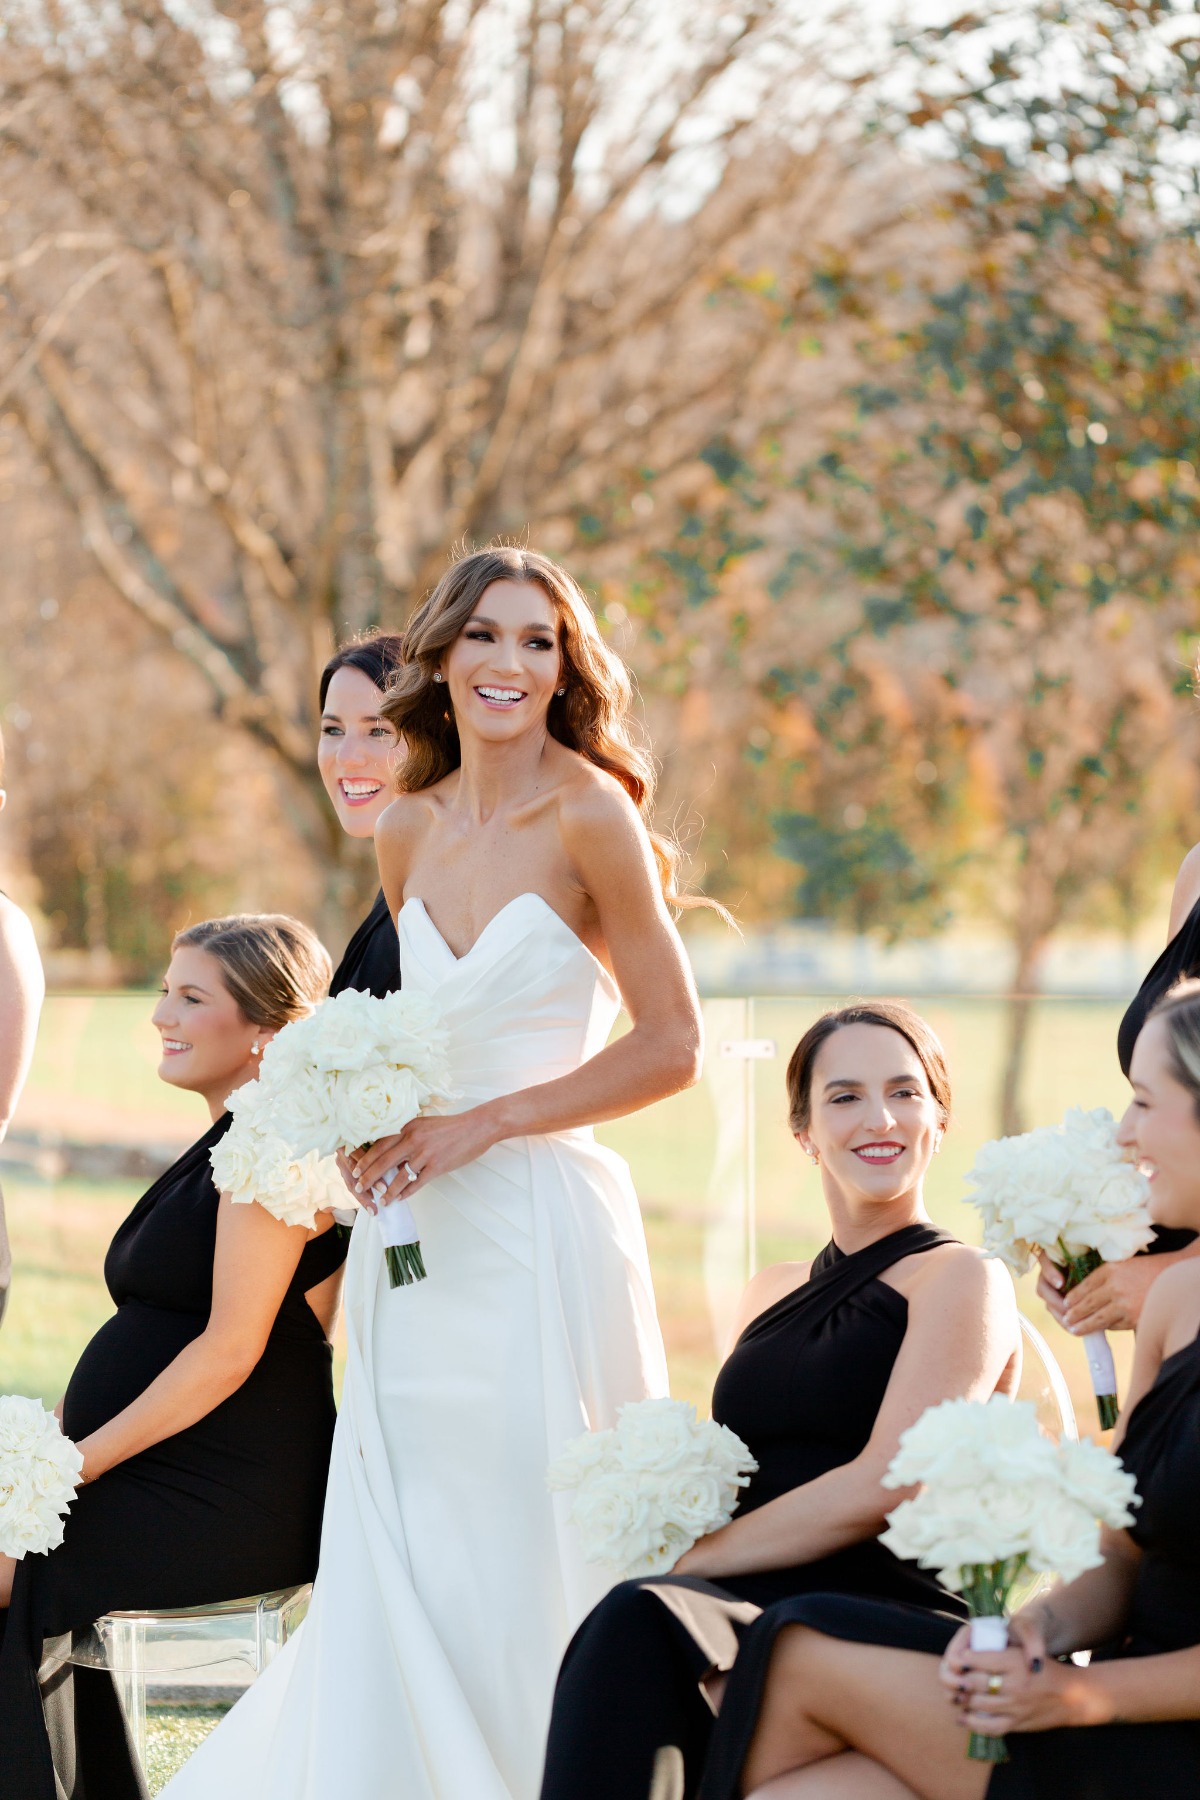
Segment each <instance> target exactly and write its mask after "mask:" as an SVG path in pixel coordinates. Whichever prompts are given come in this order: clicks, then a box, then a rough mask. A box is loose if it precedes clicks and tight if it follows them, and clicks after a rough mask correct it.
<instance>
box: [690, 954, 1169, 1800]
mask: <svg viewBox="0 0 1200 1800" xmlns="http://www.w3.org/2000/svg"><path fill="white" fill-rule="evenodd" d="M1130 1077H1131V1080H1132V1082H1133V1092H1134V1098H1133V1102H1132V1104H1131V1106H1130V1108H1129V1111H1128V1112H1127V1113H1126V1115H1125V1119H1124V1121H1123V1124H1122V1127H1121V1140H1122V1142H1123V1143H1124V1144H1125V1145H1126V1146H1127V1147H1129V1149H1130V1150H1132V1151H1133V1152H1135V1153H1136V1155H1137V1156H1138V1158H1139V1160H1140V1161H1141V1162H1142V1163H1143V1164H1144V1165H1145V1166H1146V1168H1147V1169H1148V1171H1149V1173H1150V1175H1151V1179H1152V1181H1153V1188H1152V1190H1151V1192H1152V1199H1151V1210H1152V1211H1153V1213H1154V1217H1155V1218H1156V1219H1158V1220H1160V1221H1161V1222H1162V1223H1163V1224H1164V1225H1166V1226H1169V1227H1172V1228H1175V1229H1179V1228H1185V1229H1189V1230H1193V1231H1194V1230H1198V1229H1200V982H1195V981H1190V982H1187V983H1186V984H1185V985H1183V986H1182V987H1181V988H1177V989H1175V990H1174V991H1173V992H1172V993H1171V994H1170V995H1168V997H1167V998H1166V999H1165V1000H1164V1001H1161V1002H1160V1003H1159V1005H1158V1006H1157V1007H1156V1008H1155V1009H1154V1011H1153V1012H1152V1013H1151V1014H1150V1017H1149V1020H1148V1021H1147V1023H1146V1025H1145V1027H1144V1029H1143V1030H1142V1032H1141V1035H1140V1036H1139V1038H1138V1040H1137V1044H1136V1046H1135V1048H1134V1052H1133V1061H1132V1065H1131V1071H1130ZM1115 1441H1116V1444H1117V1447H1118V1449H1119V1453H1120V1456H1121V1459H1122V1461H1123V1462H1124V1463H1125V1466H1126V1467H1127V1468H1128V1469H1129V1470H1130V1471H1131V1472H1132V1473H1133V1475H1134V1476H1135V1477H1136V1479H1137V1485H1138V1492H1139V1493H1140V1495H1141V1499H1142V1504H1141V1507H1140V1508H1139V1510H1138V1513H1137V1523H1136V1525H1134V1526H1133V1527H1132V1528H1131V1529H1130V1530H1128V1531H1120V1532H1106V1533H1105V1535H1104V1538H1103V1540H1102V1543H1101V1549H1102V1550H1103V1553H1104V1563H1103V1566H1102V1567H1100V1568H1097V1569H1091V1570H1089V1571H1088V1573H1087V1574H1086V1575H1082V1576H1080V1578H1079V1580H1078V1581H1073V1582H1071V1583H1070V1584H1069V1585H1066V1586H1063V1587H1059V1588H1056V1589H1054V1590H1053V1591H1052V1592H1051V1593H1050V1594H1048V1595H1047V1596H1045V1597H1044V1598H1042V1599H1038V1600H1035V1601H1033V1602H1031V1604H1030V1605H1029V1606H1027V1607H1025V1608H1024V1610H1023V1611H1022V1612H1020V1613H1018V1614H1017V1615H1016V1617H1015V1618H1014V1619H1013V1621H1012V1636H1013V1639H1014V1640H1015V1647H1013V1648H1010V1649H1008V1650H1006V1651H1003V1652H1002V1653H1000V1654H997V1655H982V1654H978V1653H976V1652H973V1651H972V1650H971V1649H970V1647H969V1643H968V1639H967V1634H966V1632H965V1631H961V1630H960V1631H958V1632H955V1631H954V1629H953V1627H952V1626H950V1625H948V1624H945V1623H943V1621H941V1620H938V1619H935V1618H933V1617H931V1616H927V1617H924V1618H922V1617H920V1616H919V1615H915V1614H909V1615H901V1614H900V1613H899V1611H898V1610H897V1609H895V1608H889V1607H886V1606H880V1605H876V1604H871V1603H868V1602H862V1603H860V1604H859V1605H857V1606H850V1605H849V1603H847V1602H846V1601H845V1600H843V1599H840V1598H839V1599H834V1598H831V1597H827V1596H824V1595H820V1596H813V1597H812V1598H811V1599H809V1600H807V1601H805V1602H797V1603H796V1604H795V1607H794V1611H793V1620H794V1622H793V1623H792V1624H791V1626H790V1627H789V1628H788V1629H786V1630H784V1631H783V1632H782V1633H781V1634H780V1635H779V1637H778V1638H777V1640H776V1643H775V1649H774V1656H773V1658H772V1662H771V1671H770V1677H769V1681H768V1684H767V1688H766V1693H765V1697H764V1700H763V1705H762V1711H761V1716H760V1718H759V1721H758V1728H757V1731H756V1733H755V1735H754V1741H753V1744H752V1747H751V1750H750V1754H749V1756H748V1757H747V1759H746V1761H745V1765H744V1768H735V1769H733V1770H731V1771H729V1770H727V1771H725V1772H724V1773H723V1775H722V1777H721V1779H720V1780H719V1781H718V1780H716V1779H714V1780H713V1781H712V1782H711V1784H710V1783H709V1782H708V1780H707V1779H706V1783H705V1789H704V1792H705V1795H706V1800H707V1796H708V1795H709V1794H711V1795H712V1800H725V1797H726V1796H728V1797H729V1800H732V1797H733V1796H734V1795H740V1794H743V1793H746V1792H748V1791H749V1790H751V1789H754V1790H755V1793H756V1800H768V1796H770V1800H833V1797H834V1796H840V1795H847V1796H849V1795H854V1796H861V1797H862V1800H913V1796H920V1797H921V1800H982V1796H983V1795H984V1794H986V1795H987V1797H988V1800H1042V1797H1043V1796H1047V1797H1048V1796H1051V1795H1053V1796H1054V1797H1055V1800H1142V1797H1143V1796H1146V1795H1153V1796H1156V1797H1157V1796H1161V1797H1162V1800H1167V1797H1168V1796H1170V1797H1171V1800H1175V1796H1178V1797H1179V1800H1183V1796H1184V1795H1193V1794H1200V1539H1198V1538H1197V1533H1196V1495H1197V1493H1198V1492H1200V1263H1197V1262H1196V1261H1195V1259H1191V1260H1188V1261H1184V1262H1181V1263H1179V1264H1178V1265H1177V1266H1176V1267H1174V1268H1172V1269H1168V1270H1167V1271H1166V1272H1165V1273H1164V1274H1162V1275H1160V1276H1159V1278H1158V1279H1157V1281H1156V1282H1155V1283H1154V1285H1153V1287H1152V1288H1151V1290H1150V1293H1149V1296H1148V1298H1147V1300H1146V1305H1145V1309H1144V1311H1143V1313H1142V1318H1141V1326H1140V1329H1139V1331H1138V1342H1137V1355H1136V1360H1135V1362H1134V1370H1133V1379H1132V1383H1131V1387H1130V1393H1129V1399H1128V1402H1127V1405H1126V1410H1125V1412H1124V1413H1123V1415H1122V1421H1121V1424H1120V1426H1119V1427H1118V1432H1117V1438H1116V1440H1115ZM1097 1646H1101V1647H1103V1648H1098V1649H1096V1654H1095V1655H1094V1656H1093V1658H1092V1661H1091V1664H1090V1666H1089V1667H1087V1668H1078V1667H1076V1666H1075V1664H1074V1663H1071V1662H1059V1661H1056V1660H1055V1658H1059V1657H1066V1656H1067V1655H1069V1653H1070V1652H1072V1651H1075V1650H1083V1649H1089V1648H1095V1647H1097ZM921 1652H925V1654H921ZM939 1655H940V1656H941V1661H940V1663H939V1661H938V1660H937V1658H938V1656H939ZM967 1730H972V1731H981V1732H986V1733H993V1734H995V1733H1003V1734H1004V1735H1005V1736H1006V1738H1007V1742H1008V1750H1009V1757H1010V1760H1009V1761H1008V1762H1007V1763H1003V1764H1001V1765H999V1766H998V1767H997V1768H996V1769H995V1770H994V1772H993V1771H991V1770H989V1768H988V1766H987V1765H986V1764H980V1763H977V1762H969V1761H968V1760H967V1757H966V1755H965V1742H966V1741H965V1737H964V1732H965V1731H967ZM787 1769H793V1770H796V1771H797V1772H796V1773H793V1774H785V1775H780V1771H781V1770H787ZM776 1777H777V1779H773V1778H776Z"/></svg>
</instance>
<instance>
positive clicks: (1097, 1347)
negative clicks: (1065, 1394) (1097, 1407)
mask: <svg viewBox="0 0 1200 1800" xmlns="http://www.w3.org/2000/svg"><path fill="white" fill-rule="evenodd" d="M1083 1348H1084V1350H1085V1352H1086V1354H1087V1361H1088V1370H1089V1372H1090V1374H1091V1377H1092V1392H1093V1394H1095V1395H1096V1397H1097V1399H1099V1398H1101V1396H1103V1395H1106V1394H1115V1393H1116V1391H1117V1369H1116V1364H1115V1363H1114V1362H1113V1353H1112V1351H1111V1350H1110V1349H1109V1347H1108V1339H1107V1338H1106V1337H1105V1335H1104V1333H1103V1332H1102V1331H1089V1332H1088V1334H1087V1336H1086V1337H1085V1338H1084V1340H1083Z"/></svg>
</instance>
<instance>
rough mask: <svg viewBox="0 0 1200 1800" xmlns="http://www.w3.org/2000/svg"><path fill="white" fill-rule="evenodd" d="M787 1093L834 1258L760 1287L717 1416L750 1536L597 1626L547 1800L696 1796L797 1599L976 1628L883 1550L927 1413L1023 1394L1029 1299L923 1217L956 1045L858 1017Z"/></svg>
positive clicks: (562, 1688)
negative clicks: (734, 1446)
mask: <svg viewBox="0 0 1200 1800" xmlns="http://www.w3.org/2000/svg"><path fill="white" fill-rule="evenodd" d="M787 1088H788V1100H789V1106H790V1115H789V1116H790V1123H791V1126H792V1130H793V1132H794V1133H795V1136H796V1138H797V1140H798V1141H799V1143H800V1144H801V1146H802V1147H803V1149H804V1150H805V1151H806V1152H807V1153H808V1155H809V1156H810V1157H811V1158H812V1160H813V1162H814V1163H817V1164H819V1166H820V1170H821V1181H822V1186H823V1190H824V1195H825V1202H826V1205H827V1206H828V1208H829V1214H830V1219H831V1221H832V1225H833V1237H832V1240H831V1242H830V1243H829V1244H827V1245H826V1247H825V1249H824V1250H822V1251H821V1253H820V1255H819V1256H818V1257H817V1258H816V1260H815V1261H814V1262H812V1263H811V1264H810V1263H781V1264H778V1265H777V1266H776V1267H774V1268H770V1269H764V1270H763V1271H762V1272H761V1273H760V1274H759V1275H757V1276H756V1277H755V1278H754V1280H753V1281H752V1282H751V1283H750V1285H749V1287H748V1288H747V1290H746V1293H745V1296H744V1298H743V1300H742V1304H741V1309H740V1313H739V1316H738V1320H737V1322H736V1324H735V1339H736V1341H735V1342H734V1345H733V1349H732V1351H731V1353H730V1355H729V1358H728V1360H727V1361H726V1363H725V1365H724V1367H723V1368H722V1370H721V1372H720V1375H719V1376H718V1378H717V1383H716V1387H715V1389H714V1391H713V1405H712V1410H713V1417H714V1418H716V1419H718V1420H720V1421H721V1422H722V1423H724V1424H726V1425H729V1426H730V1427H731V1428H732V1429H733V1430H734V1431H736V1432H737V1433H738V1434H739V1435H740V1436H741V1437H742V1438H743V1439H744V1440H745V1441H746V1443H747V1444H748V1445H749V1447H750V1449H751V1451H752V1453H753V1455H754V1456H755V1457H756V1459H757V1461H758V1464H759V1468H758V1473H757V1474H756V1475H755V1476H754V1477H753V1479H752V1481H751V1484H750V1486H749V1487H748V1488H747V1489H746V1490H745V1491H744V1494H743V1497H742V1502H741V1505H740V1507H739V1509H738V1513H737V1515H736V1517H735V1518H734V1520H733V1522H732V1523H731V1524H730V1525H727V1526H726V1527H725V1528H724V1530H722V1531H717V1532H714V1533H712V1535H711V1536H709V1537H707V1538H704V1539H702V1540H701V1541H700V1542H699V1543H698V1544H696V1545H695V1546H694V1547H693V1548H692V1549H691V1550H690V1551H689V1552H688V1553H687V1555H686V1556H684V1557H683V1558H682V1560H681V1561H680V1562H679V1563H678V1564H677V1565H676V1569H675V1571H674V1573H673V1574H671V1575H669V1576H666V1577H663V1578H661V1579H654V1580H646V1581H630V1582H625V1583H623V1584H622V1585H621V1586H620V1587H617V1588H615V1589H614V1590H613V1592H612V1593H611V1594H609V1595H608V1597H607V1598H606V1599H605V1600H603V1601H602V1602H601V1603H600V1605H599V1606H598V1607H597V1608H596V1609H595V1610H594V1611H593V1612H592V1613H591V1614H590V1616H589V1617H588V1618H587V1619H585V1621H584V1623H583V1625H582V1626H581V1627H580V1629H579V1631H578V1632H577V1633H576V1635H575V1638H574V1640H573V1641H572V1643H571V1645H570V1646H569V1648H568V1650H567V1654H566V1656H565V1658H564V1660H563V1665H562V1670H561V1672H560V1675H559V1680H558V1689H557V1693H556V1696H555V1703H554V1713H553V1718H552V1720H551V1725H550V1736H549V1745H548V1749H547V1758H546V1770H545V1777H544V1785H543V1788H542V1796H543V1800H647V1796H649V1795H650V1794H651V1793H653V1795H654V1797H655V1800H678V1797H679V1796H681V1795H693V1794H695V1792H696V1787H697V1783H698V1781H699V1778H700V1770H701V1768H702V1766H703V1763H704V1760H705V1756H706V1753H707V1751H708V1749H709V1742H710V1739H711V1738H712V1736H713V1722H714V1708H715V1705H716V1703H717V1701H718V1699H719V1691H720V1685H721V1681H722V1679H723V1674H724V1672H725V1671H728V1670H729V1669H730V1668H731V1667H732V1668H733V1669H734V1671H735V1673H734V1676H733V1678H732V1679H733V1683H734V1684H735V1685H738V1686H742V1685H746V1684H747V1683H748V1684H750V1685H753V1683H754V1680H755V1677H754V1674H753V1671H751V1672H750V1673H749V1674H748V1675H743V1669H742V1662H741V1657H740V1655H739V1643H740V1640H741V1638H742V1636H743V1634H744V1633H745V1631H746V1628H747V1627H748V1626H750V1625H751V1623H752V1621H754V1620H755V1619H756V1618H757V1617H758V1615H759V1612H760V1610H761V1609H762V1608H764V1607H768V1608H769V1607H770V1606H772V1604H774V1603H776V1602H778V1601H780V1600H782V1599H784V1598H785V1597H787V1596H790V1595H794V1594H802V1593H807V1592H809V1591H811V1590H813V1589H817V1590H818V1591H822V1590H829V1589H834V1590H837V1591H841V1592H844V1593H847V1594H871V1595H877V1596H881V1597H887V1598H889V1599H894V1600H901V1601H905V1602H907V1603H908V1604H909V1605H910V1606H912V1607H914V1608H921V1609H928V1610H931V1611H934V1612H938V1611H941V1612H942V1613H943V1614H944V1615H945V1616H946V1617H947V1620H948V1628H949V1629H953V1625H954V1623H955V1622H956V1621H957V1620H958V1619H961V1617H962V1616H963V1614H962V1611H961V1609H959V1608H958V1606H957V1602H955V1601H954V1600H953V1599H952V1597H951V1596H950V1595H948V1594H947V1593H946V1592H945V1591H944V1590H943V1589H942V1588H940V1587H939V1586H938V1585H937V1583H936V1582H935V1581H934V1579H933V1578H932V1577H931V1576H927V1575H925V1574H923V1573H922V1572H921V1571H919V1570H917V1569H915V1568H913V1567H912V1566H911V1565H910V1564H905V1563H901V1562H899V1561H897V1559H896V1558H895V1557H894V1556H893V1555H892V1554H891V1552H890V1551H888V1550H886V1549H884V1548H883V1546H882V1545H880V1544H879V1543H878V1542H877V1541H876V1540H877V1535H878V1533H879V1532H880V1531H881V1530H882V1528H883V1519H884V1514H885V1513H886V1512H888V1511H889V1509H890V1508H891V1507H892V1506H893V1505H894V1504H895V1496H894V1495H892V1494H890V1493H889V1492H887V1491H886V1490H885V1489H883V1488H882V1487H881V1486H880V1480H881V1477H882V1476H883V1474H884V1472H885V1471H886V1469H887V1466H888V1463H889V1462H890V1460H891V1458H892V1455H893V1453H894V1451H895V1449H896V1444H897V1441H898V1439H899V1436H900V1433H901V1432H902V1431H904V1430H905V1429H906V1428H907V1427H908V1426H909V1425H911V1424H912V1423H913V1422H914V1421H915V1420H916V1419H918V1418H919V1417H920V1415H921V1414H922V1413H923V1412H924V1410H925V1408H926V1407H927V1406H932V1405H934V1404H935V1403H936V1402H938V1401H940V1400H946V1399H950V1398H952V1397H955V1396H961V1395H973V1396H978V1398H980V1399H986V1398H987V1397H988V1396H989V1395H991V1394H992V1393H993V1392H995V1391H996V1389H997V1388H1002V1389H1005V1390H1010V1389H1011V1388H1013V1387H1015V1385H1016V1382H1017V1381H1018V1379H1019V1375H1020V1340H1019V1335H1018V1324H1017V1314H1016V1305H1015V1302H1014V1299H1013V1291H1012V1283H1011V1281H1010V1280H1009V1278H1008V1276H1007V1274H1006V1273H1005V1272H1004V1270H1003V1269H1002V1268H1001V1267H1000V1266H999V1265H998V1264H995V1263H989V1262H985V1261H984V1259H983V1257H982V1256H981V1255H980V1254H979V1253H978V1252H977V1251H975V1250H970V1249H968V1248H967V1247H966V1246H965V1245H963V1244H960V1243H957V1242H956V1241H955V1239H954V1238H952V1237H951V1236H950V1235H949V1233H947V1232H944V1231H938V1230H935V1229H934V1227H933V1226H932V1225H931V1224H930V1222H929V1217H928V1214H927V1213H926V1211H925V1206H924V1201H923V1199H922V1185H923V1182H924V1178H925V1173H926V1170H927V1169H928V1167H929V1163H930V1161H931V1159H932V1157H933V1155H934V1153H935V1152H936V1150H937V1149H938V1147H939V1144H940V1142H941V1138H942V1134H943V1132H944V1130H945V1127H946V1123H947V1120H948V1118H949V1113H950V1084H949V1078H948V1076H947V1073H946V1065H945V1060H944V1057H943V1053H942V1049H941V1045H940V1044H939V1043H938V1041H937V1038H936V1037H935V1036H934V1034H933V1032H932V1031H931V1030H930V1029H929V1027H928V1025H926V1024H925V1022H924V1020H922V1019H920V1018H918V1017H917V1015H916V1014H915V1013H912V1012H910V1011H909V1010H908V1008H907V1007H903V1006H898V1005H893V1004H885V1003H878V1004H871V1005H861V1006H853V1007H847V1008H845V1009H844V1010H842V1011H840V1012H831V1013H827V1014H826V1015H825V1016H824V1017H823V1018H820V1019H818V1020H817V1022H816V1023H815V1024H814V1025H813V1026H812V1027H811V1028H810V1029H809V1030H808V1031H807V1032H806V1033H805V1035H804V1037H803V1038H802V1039H801V1041H800V1043H799V1044H798V1045H797V1047H796V1050H795V1052H794V1054H793V1056H792V1059H791V1062H790V1063H789V1065H788V1072H787ZM765 1672H766V1664H765V1660H764V1661H763V1663H762V1666H761V1667H760V1669H759V1671H758V1675H757V1679H758V1680H761V1679H762V1678H763V1676H764V1675H765ZM750 1717H751V1720H752V1719H753V1711H752V1712H751V1714H750Z"/></svg>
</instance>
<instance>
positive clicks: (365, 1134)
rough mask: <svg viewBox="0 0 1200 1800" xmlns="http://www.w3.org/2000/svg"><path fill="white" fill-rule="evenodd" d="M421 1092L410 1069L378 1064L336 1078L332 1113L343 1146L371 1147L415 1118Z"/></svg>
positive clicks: (419, 1104) (419, 1105)
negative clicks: (367, 1145)
mask: <svg viewBox="0 0 1200 1800" xmlns="http://www.w3.org/2000/svg"><path fill="white" fill-rule="evenodd" d="M421 1100H422V1095H421V1089H420V1086H419V1084H418V1082H417V1079H416V1076H415V1075H414V1074H413V1073H412V1071H411V1069H391V1068H386V1067H384V1066H382V1065H380V1064H375V1065H374V1066H373V1067H371V1068H366V1069H361V1070H357V1071H353V1072H347V1073H345V1074H339V1075H338V1076H337V1078H336V1085H335V1090H334V1110H335V1114H336V1118H337V1127H338V1132H339V1135H340V1138H341V1142H342V1143H343V1144H349V1145H351V1146H353V1145H356V1144H373V1143H375V1142H376V1141H377V1140H378V1139H379V1138H383V1137H390V1136H391V1135H392V1134H393V1133H394V1132H398V1131H403V1129H404V1127H405V1126H406V1125H407V1124H409V1123H410V1121H411V1120H413V1119H415V1118H416V1116H417V1114H418V1113H419V1112H420V1110H421Z"/></svg>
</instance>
